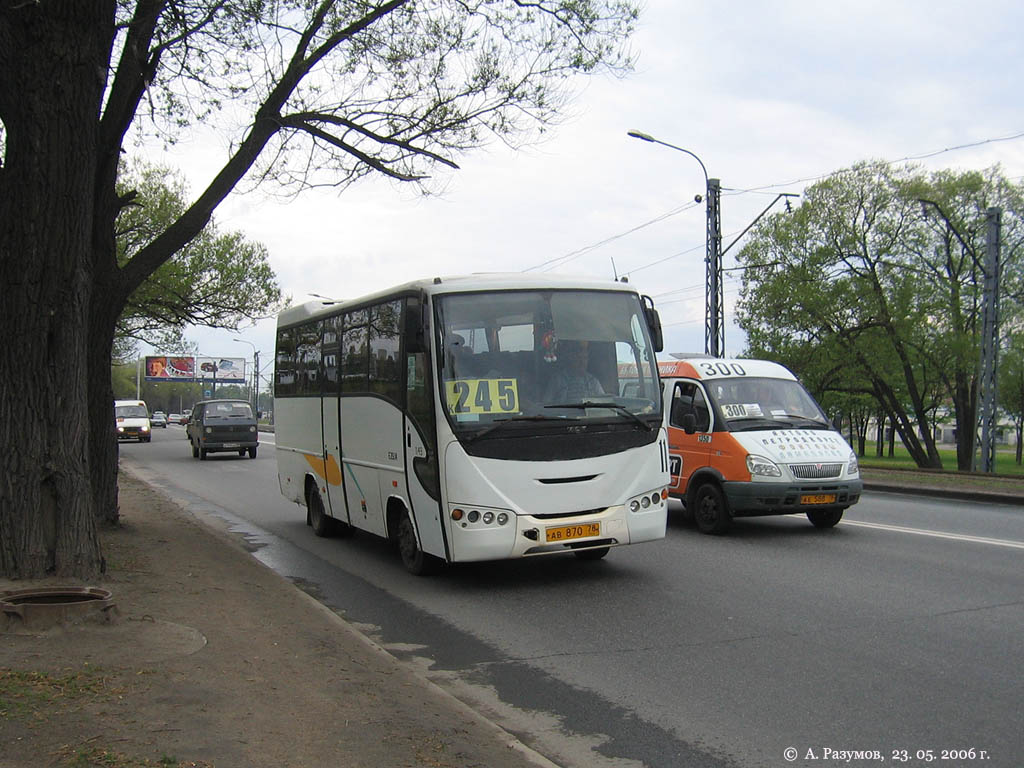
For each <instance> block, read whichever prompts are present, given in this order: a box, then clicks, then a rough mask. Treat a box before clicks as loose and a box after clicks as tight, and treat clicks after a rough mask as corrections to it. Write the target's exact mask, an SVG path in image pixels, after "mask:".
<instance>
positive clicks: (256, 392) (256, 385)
mask: <svg viewBox="0 0 1024 768" xmlns="http://www.w3.org/2000/svg"><path fill="white" fill-rule="evenodd" d="M233 341H238V342H241V343H242V344H248V345H249V346H250V347H252V363H253V365H252V410H253V413H256V412H257V411H259V409H260V351H259V350H258V349H256V345H255V344H253V343H252V342H251V341H246V340H245V339H233Z"/></svg>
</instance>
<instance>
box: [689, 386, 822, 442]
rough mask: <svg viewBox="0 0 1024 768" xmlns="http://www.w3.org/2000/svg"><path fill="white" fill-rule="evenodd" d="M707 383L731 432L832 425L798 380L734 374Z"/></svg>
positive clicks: (817, 427) (710, 393) (811, 427)
mask: <svg viewBox="0 0 1024 768" xmlns="http://www.w3.org/2000/svg"><path fill="white" fill-rule="evenodd" d="M707 386H708V394H709V395H710V396H711V399H712V400H714V401H715V403H716V404H717V405H718V409H719V411H720V412H721V414H722V416H723V417H724V418H725V422H726V425H727V426H728V428H729V430H730V431H733V432H738V431H744V430H755V429H780V428H781V429H831V428H832V425H831V424H830V423H829V420H828V417H827V416H826V415H825V414H824V412H823V411H822V410H821V408H820V407H819V406H818V404H817V403H816V402H815V401H814V398H813V397H811V396H810V394H808V392H807V390H805V389H804V388H803V386H801V385H800V383H799V382H798V381H794V380H792V379H771V378H762V377H742V378H740V377H737V378H731V379H715V380H714V381H712V382H709V384H708V385H707Z"/></svg>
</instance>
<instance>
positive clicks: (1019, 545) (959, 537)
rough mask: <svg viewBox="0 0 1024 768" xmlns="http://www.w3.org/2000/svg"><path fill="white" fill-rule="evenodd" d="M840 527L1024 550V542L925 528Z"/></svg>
mask: <svg viewBox="0 0 1024 768" xmlns="http://www.w3.org/2000/svg"><path fill="white" fill-rule="evenodd" d="M840 525H858V526H860V527H862V528H878V529H879V530H882V531H895V532H897V533H913V534H915V535H917V536H932V537H933V538H936V539H954V540H955V541H969V542H973V543H974V544H989V545H991V546H994V547H1010V548H1012V549H1024V541H1010V540H1009V539H989V538H986V537H985V536H968V535H967V534H965V533H946V532H945V531H929V530H926V529H923V528H905V527H904V526H902V525H885V524H883V523H862V522H859V521H855V520H843V521H841V522H840Z"/></svg>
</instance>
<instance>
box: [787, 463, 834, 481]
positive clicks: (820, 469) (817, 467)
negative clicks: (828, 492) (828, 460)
mask: <svg viewBox="0 0 1024 768" xmlns="http://www.w3.org/2000/svg"><path fill="white" fill-rule="evenodd" d="M789 469H790V471H791V472H792V473H793V477H798V478H800V479H801V480H825V479H829V478H833V477H839V475H841V474H842V472H843V465H842V464H790V465H789Z"/></svg>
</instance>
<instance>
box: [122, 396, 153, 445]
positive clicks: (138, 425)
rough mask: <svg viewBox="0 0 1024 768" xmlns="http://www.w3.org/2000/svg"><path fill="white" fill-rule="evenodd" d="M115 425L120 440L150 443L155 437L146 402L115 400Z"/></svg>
mask: <svg viewBox="0 0 1024 768" xmlns="http://www.w3.org/2000/svg"><path fill="white" fill-rule="evenodd" d="M114 423H115V425H116V426H117V439H118V440H138V441H139V442H140V443H148V442H149V441H150V440H151V439H152V437H153V429H152V427H151V426H150V423H149V409H148V408H147V407H146V402H145V400H115V401H114Z"/></svg>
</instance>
